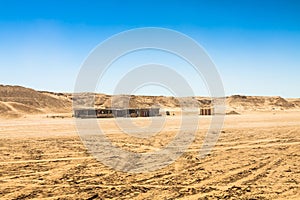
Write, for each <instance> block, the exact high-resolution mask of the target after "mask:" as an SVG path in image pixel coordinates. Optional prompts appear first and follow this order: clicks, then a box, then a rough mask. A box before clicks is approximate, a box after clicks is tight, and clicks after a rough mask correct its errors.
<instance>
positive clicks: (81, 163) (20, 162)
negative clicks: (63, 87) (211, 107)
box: [0, 112, 300, 199]
mask: <svg viewBox="0 0 300 200" xmlns="http://www.w3.org/2000/svg"><path fill="white" fill-rule="evenodd" d="M132 120H133V123H134V124H136V125H137V126H140V127H143V126H147V125H149V124H150V122H151V121H149V120H150V119H149V118H136V119H132ZM98 122H99V124H100V126H101V127H102V129H103V130H104V132H105V133H107V137H108V138H109V139H110V140H111V141H112V142H113V143H114V144H115V145H116V146H119V147H122V148H124V149H126V150H130V151H133V152H147V151H153V150H156V149H160V148H162V147H163V146H165V145H166V144H168V142H170V140H171V139H172V137H174V135H175V134H176V131H178V129H179V124H180V117H179V116H169V117H167V118H166V121H165V122H164V128H163V129H162V131H161V132H160V133H158V134H157V135H155V136H152V137H151V138H148V139H147V138H146V139H145V138H135V137H131V136H128V135H125V134H122V132H121V131H120V129H119V127H118V126H116V124H115V120H114V119H100V120H98ZM209 122H210V117H208V116H205V117H199V128H198V130H197V133H196V139H195V140H194V142H193V143H192V144H191V145H190V147H189V149H188V150H187V151H186V152H185V153H184V154H183V155H182V156H181V157H180V158H179V159H178V160H177V161H176V162H174V163H172V164H171V165H169V166H167V167H164V168H162V169H160V170H157V171H154V172H148V173H138V174H134V173H125V172H118V171H115V170H113V169H111V168H109V167H107V166H105V165H103V164H101V163H100V162H98V161H97V160H96V159H94V158H93V156H92V155H90V154H89V153H88V152H87V150H86V148H85V146H84V145H83V144H82V142H81V140H80V138H79V136H78V135H77V131H76V126H75V122H74V119H72V118H64V119H51V118H46V117H44V116H31V117H26V118H22V119H11V120H8V119H7V120H5V119H3V120H0V149H1V154H0V199H33V198H36V199H76V198H77V199H300V186H299V185H300V168H299V165H300V112H278V113H249V114H244V115H230V116H226V120H225V125H224V128H223V130H222V133H221V135H220V138H219V140H218V143H217V145H216V146H215V148H214V149H213V151H212V152H211V153H210V155H209V156H207V157H205V158H204V159H199V148H200V147H201V145H202V142H203V138H204V136H205V134H206V131H207V128H208V126H209Z"/></svg>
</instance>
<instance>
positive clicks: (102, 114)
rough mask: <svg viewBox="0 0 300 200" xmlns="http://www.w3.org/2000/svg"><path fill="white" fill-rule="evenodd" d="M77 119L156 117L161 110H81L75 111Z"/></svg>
mask: <svg viewBox="0 0 300 200" xmlns="http://www.w3.org/2000/svg"><path fill="white" fill-rule="evenodd" d="M74 116H75V117H76V118H111V117H154V116H159V108H128V109H124V108H101V109H98V108H81V109H74Z"/></svg>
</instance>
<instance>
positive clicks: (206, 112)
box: [200, 107, 214, 115]
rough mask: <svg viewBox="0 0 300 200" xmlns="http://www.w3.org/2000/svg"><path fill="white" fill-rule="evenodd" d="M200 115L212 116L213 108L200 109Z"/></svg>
mask: <svg viewBox="0 0 300 200" xmlns="http://www.w3.org/2000/svg"><path fill="white" fill-rule="evenodd" d="M200 115H214V108H213V107H203V108H200Z"/></svg>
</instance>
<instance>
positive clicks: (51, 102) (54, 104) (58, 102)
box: [0, 85, 71, 117]
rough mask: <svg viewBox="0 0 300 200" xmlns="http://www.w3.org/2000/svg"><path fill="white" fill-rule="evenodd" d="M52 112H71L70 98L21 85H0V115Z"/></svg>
mask: <svg viewBox="0 0 300 200" xmlns="http://www.w3.org/2000/svg"><path fill="white" fill-rule="evenodd" d="M54 112H55V113H56V112H58V113H63V112H71V102H70V100H68V99H67V98H61V97H60V96H59V95H50V93H49V94H47V93H43V92H38V91H35V90H33V89H29V88H25V87H21V86H6V85H0V114H1V117H20V116H22V115H25V114H43V113H54Z"/></svg>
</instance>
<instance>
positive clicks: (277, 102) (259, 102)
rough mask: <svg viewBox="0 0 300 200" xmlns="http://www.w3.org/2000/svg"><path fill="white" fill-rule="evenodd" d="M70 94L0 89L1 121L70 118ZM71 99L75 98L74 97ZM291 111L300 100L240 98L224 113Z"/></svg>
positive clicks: (173, 103)
mask: <svg viewBox="0 0 300 200" xmlns="http://www.w3.org/2000/svg"><path fill="white" fill-rule="evenodd" d="M87 96H90V97H94V94H91V93H87V94H85V96H84V97H82V96H80V97H76V102H79V103H80V104H81V105H82V104H85V105H87V106H93V105H90V103H89V102H87V99H88V98H86V97H87ZM72 98H73V97H72V94H70V93H54V92H47V91H36V90H33V89H30V88H25V87H21V86H7V85H0V115H1V117H6V118H7V117H9V118H11V117H21V116H24V115H32V114H49V113H68V114H70V115H71V112H72V111H71V110H72ZM74 98H75V97H74ZM210 104H211V99H210V98H209V97H182V98H175V97H166V96H135V95H118V96H113V95H106V94H96V95H95V106H96V107H112V106H113V107H127V105H129V107H135V108H138V107H151V106H158V107H161V108H164V109H165V110H176V109H177V110H178V109H180V107H181V106H183V107H188V108H192V109H198V108H199V107H201V106H209V105H210ZM287 110H288V111H291V110H300V98H293V99H284V98H282V97H279V96H277V97H263V96H242V95H233V96H229V97H227V98H226V111H227V113H231V114H232V113H245V112H253V111H268V112H269V111H287Z"/></svg>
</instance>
